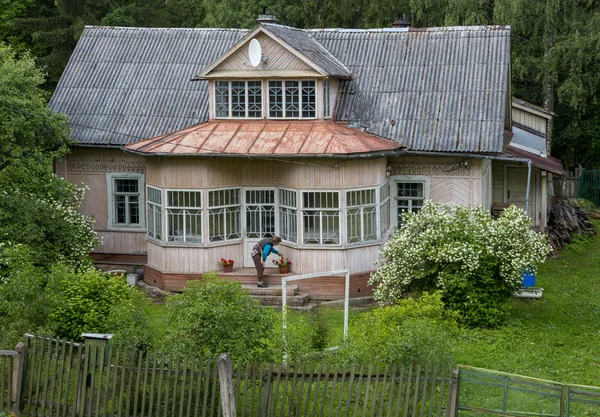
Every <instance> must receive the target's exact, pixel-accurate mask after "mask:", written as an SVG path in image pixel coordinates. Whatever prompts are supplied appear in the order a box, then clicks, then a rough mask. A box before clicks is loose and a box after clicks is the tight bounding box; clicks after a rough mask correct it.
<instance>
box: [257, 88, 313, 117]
mask: <svg viewBox="0 0 600 417" xmlns="http://www.w3.org/2000/svg"><path fill="white" fill-rule="evenodd" d="M271 81H277V82H281V86H282V97H281V100H282V102H281V103H282V112H283V116H282V117H272V116H271V92H270V88H271V87H270V82H271ZM286 81H296V82H298V83H299V84H298V91H299V93H298V94H299V97H298V108H299V110H298V117H292V116H287V115H286V108H285V107H286V106H285V83H286ZM307 81H308V82H313V83H315V115H314V117H302V83H303V82H307ZM318 84H319V83H318V82H317V80H311V79H276V80H274V79H269V80H267V81H266V90H265V91H266V102H267V107H266V110H265V111H263V114H264V115H265V117H266V118H267V119H273V120H297V119H302V120H315V119H317V115H318V114H317V113H318V103H319V85H318Z"/></svg>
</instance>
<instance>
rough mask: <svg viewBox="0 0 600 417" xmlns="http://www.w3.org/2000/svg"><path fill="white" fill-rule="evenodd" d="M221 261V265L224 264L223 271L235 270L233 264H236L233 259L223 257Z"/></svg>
mask: <svg viewBox="0 0 600 417" xmlns="http://www.w3.org/2000/svg"><path fill="white" fill-rule="evenodd" d="M219 263H220V264H221V265H223V272H233V264H234V261H233V259H225V258H221V260H220V261H219Z"/></svg>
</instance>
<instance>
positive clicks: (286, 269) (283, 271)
mask: <svg viewBox="0 0 600 417" xmlns="http://www.w3.org/2000/svg"><path fill="white" fill-rule="evenodd" d="M288 272H290V266H289V265H287V266H280V267H279V273H280V274H287V273H288Z"/></svg>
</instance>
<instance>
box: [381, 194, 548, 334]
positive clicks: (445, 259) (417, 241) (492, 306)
mask: <svg viewBox="0 0 600 417" xmlns="http://www.w3.org/2000/svg"><path fill="white" fill-rule="evenodd" d="M549 252H550V246H549V245H548V243H547V241H546V238H545V236H543V235H541V234H539V233H536V232H534V231H532V230H531V220H530V219H529V217H528V216H527V215H526V214H525V212H523V210H521V209H519V208H517V207H516V206H511V207H509V208H508V209H506V210H504V212H503V213H502V214H501V215H500V217H499V218H498V219H496V220H495V219H493V218H492V217H491V215H490V214H489V213H488V212H486V211H485V210H484V209H483V208H482V207H473V208H467V207H463V206H448V205H444V204H437V203H432V202H427V203H426V204H425V205H424V207H423V208H422V210H421V211H420V212H419V213H406V214H405V215H404V217H403V220H402V227H401V228H400V229H399V230H398V231H397V233H396V234H394V235H393V236H392V238H391V239H390V240H389V241H388V242H387V243H386V245H385V247H384V249H383V251H381V256H382V258H383V259H384V261H383V262H381V263H380V266H379V268H378V269H377V271H376V272H375V273H374V274H373V275H372V276H371V280H370V284H371V285H376V286H377V288H376V289H375V296H376V297H377V299H379V300H381V301H392V302H398V301H399V300H401V299H402V297H404V296H405V295H406V294H407V293H408V292H410V291H413V290H415V289H427V290H434V289H439V290H440V291H441V293H442V300H443V301H444V303H445V305H446V307H448V308H449V309H451V310H454V311H456V312H457V313H458V319H459V320H460V321H461V322H463V323H465V324H467V325H470V326H481V327H495V326H498V325H500V324H501V323H502V322H503V320H504V318H505V316H506V312H507V310H508V309H507V305H508V301H509V300H510V298H511V296H512V294H513V292H514V291H515V290H516V289H518V288H520V287H521V286H522V284H521V274H522V273H523V272H524V271H525V270H527V269H530V270H532V271H533V272H535V270H536V266H537V264H538V263H540V262H543V261H544V260H545V258H546V256H547V255H548V254H549Z"/></svg>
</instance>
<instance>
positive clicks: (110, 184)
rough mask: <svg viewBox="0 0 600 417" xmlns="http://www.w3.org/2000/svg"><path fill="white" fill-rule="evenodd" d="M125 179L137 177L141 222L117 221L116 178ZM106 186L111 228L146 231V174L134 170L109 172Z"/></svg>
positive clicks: (109, 225) (109, 226)
mask: <svg viewBox="0 0 600 417" xmlns="http://www.w3.org/2000/svg"><path fill="white" fill-rule="evenodd" d="M119 179H124V180H131V179H135V180H137V182H138V190H139V193H138V194H139V197H138V204H139V213H140V214H139V217H140V218H139V223H131V224H123V223H116V213H115V204H114V196H115V191H114V190H115V187H114V186H115V180H119ZM106 187H107V199H108V228H109V229H111V230H124V231H132V232H133V231H139V232H144V233H145V232H146V227H145V226H146V223H145V219H146V216H145V212H146V210H145V204H144V202H145V201H146V200H145V196H144V189H145V176H144V174H138V173H134V172H109V173H107V174H106Z"/></svg>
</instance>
